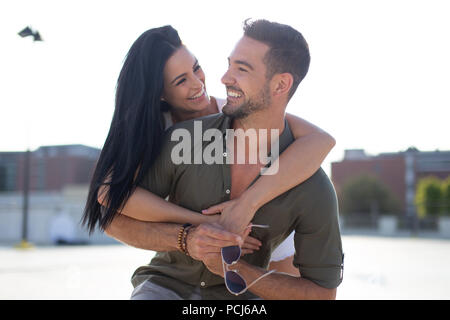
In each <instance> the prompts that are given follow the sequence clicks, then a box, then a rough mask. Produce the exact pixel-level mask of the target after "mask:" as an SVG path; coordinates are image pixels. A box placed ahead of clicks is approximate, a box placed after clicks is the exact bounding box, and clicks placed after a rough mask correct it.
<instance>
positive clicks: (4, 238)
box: [0, 145, 116, 245]
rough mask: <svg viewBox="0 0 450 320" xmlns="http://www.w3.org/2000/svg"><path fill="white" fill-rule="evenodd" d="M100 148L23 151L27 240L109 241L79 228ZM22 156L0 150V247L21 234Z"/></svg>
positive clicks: (45, 241) (76, 147)
mask: <svg viewBox="0 0 450 320" xmlns="http://www.w3.org/2000/svg"><path fill="white" fill-rule="evenodd" d="M99 156H100V150H99V149H96V148H92V147H88V146H83V145H61V146H43V147H40V148H38V149H37V150H35V151H32V152H30V153H29V158H30V165H29V169H30V171H29V172H30V174H29V177H30V179H29V181H30V184H29V196H28V199H29V200H28V203H29V206H28V210H27V212H28V223H27V225H28V240H29V241H31V242H32V243H35V244H39V245H42V244H43V245H48V244H52V243H57V242H60V241H63V242H67V243H69V242H71V243H95V244H100V243H115V242H116V241H115V240H113V239H111V238H109V237H107V236H106V235H104V234H103V233H102V232H100V231H96V232H95V233H94V234H93V235H91V236H89V235H88V233H87V231H86V229H85V228H83V227H82V226H81V225H80V219H81V217H82V214H83V210H84V206H85V203H86V198H87V193H88V188H89V182H90V180H91V177H92V174H93V171H94V168H95V164H96V162H97V160H98V157H99ZM25 160H26V152H0V243H18V242H19V241H20V240H21V236H22V234H21V233H22V224H23V222H24V221H25V220H24V219H23V212H24V203H25V202H24V192H23V191H24V190H23V189H24V182H25V172H26V171H25V170H26V168H25Z"/></svg>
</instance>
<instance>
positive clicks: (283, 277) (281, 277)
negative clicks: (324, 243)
mask: <svg viewBox="0 0 450 320" xmlns="http://www.w3.org/2000/svg"><path fill="white" fill-rule="evenodd" d="M231 269H233V270H238V273H239V274H240V275H241V276H242V277H243V278H244V279H246V281H247V284H248V285H249V284H251V283H252V282H253V281H254V280H255V279H257V278H258V277H260V276H262V275H263V274H265V273H267V270H264V269H262V268H258V267H255V266H252V265H250V264H248V263H246V262H245V261H240V262H238V263H237V264H236V265H233V266H232V268H231ZM249 290H250V291H251V292H253V293H254V294H256V295H257V296H259V297H261V298H262V299H265V300H288V299H292V300H306V299H308V300H334V299H336V289H335V288H334V289H327V288H323V287H321V286H319V285H317V284H315V283H314V282H312V281H310V280H308V279H305V278H300V277H294V276H291V275H288V274H286V273H277V272H274V273H272V274H270V275H268V276H267V277H264V278H263V279H261V280H259V281H257V282H256V283H255V284H254V285H252V286H251V287H250V289H249Z"/></svg>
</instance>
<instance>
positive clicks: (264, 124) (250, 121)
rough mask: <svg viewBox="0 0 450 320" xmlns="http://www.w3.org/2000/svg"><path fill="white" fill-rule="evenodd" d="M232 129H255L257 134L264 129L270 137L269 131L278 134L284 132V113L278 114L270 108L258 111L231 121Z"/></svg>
mask: <svg viewBox="0 0 450 320" xmlns="http://www.w3.org/2000/svg"><path fill="white" fill-rule="evenodd" d="M232 128H233V129H234V130H237V129H243V130H244V131H246V130H248V129H255V130H256V131H257V133H258V131H259V130H260V129H266V130H267V133H268V135H269V137H270V130H272V129H278V130H279V134H281V133H282V132H283V130H284V112H278V111H277V110H273V109H272V108H266V109H264V110H259V111H257V112H255V113H252V114H250V115H249V116H247V117H245V118H241V119H233V123H232Z"/></svg>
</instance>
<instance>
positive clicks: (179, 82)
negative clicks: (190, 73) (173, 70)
mask: <svg viewBox="0 0 450 320" xmlns="http://www.w3.org/2000/svg"><path fill="white" fill-rule="evenodd" d="M185 81H186V79H181V80H180V81H178V82H177V84H176V85H177V86H179V85H180V84H182V83H183V82H185Z"/></svg>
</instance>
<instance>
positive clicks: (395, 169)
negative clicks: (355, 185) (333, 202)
mask: <svg viewBox="0 0 450 320" xmlns="http://www.w3.org/2000/svg"><path fill="white" fill-rule="evenodd" d="M362 174H371V175H374V176H376V177H378V178H379V179H380V180H381V181H382V182H383V183H384V184H385V185H386V186H387V187H388V188H389V189H390V190H391V191H392V193H393V194H394V195H395V197H396V198H397V199H398V200H399V203H400V204H401V206H402V210H403V212H404V213H405V214H406V215H411V216H412V215H414V214H415V206H414V197H415V190H416V184H417V182H418V181H419V180H420V179H421V178H423V177H426V176H435V177H438V178H440V179H445V178H446V177H448V176H450V151H426V152H424V151H419V150H417V149H415V148H409V149H408V150H406V151H401V152H396V153H381V154H379V155H376V156H369V155H367V154H366V153H365V152H364V150H363V149H355V150H345V154H344V159H343V160H342V161H340V162H333V163H332V164H331V179H332V180H333V183H334V185H335V187H336V191H337V192H338V193H339V192H340V190H341V188H342V186H343V185H344V184H345V183H346V182H347V181H348V180H349V179H351V178H355V177H357V176H360V175H362Z"/></svg>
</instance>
